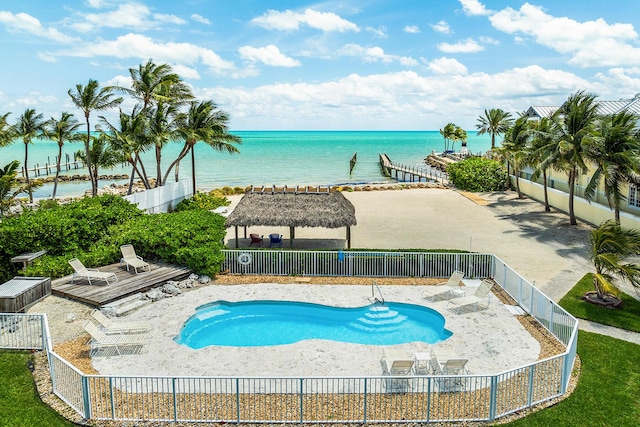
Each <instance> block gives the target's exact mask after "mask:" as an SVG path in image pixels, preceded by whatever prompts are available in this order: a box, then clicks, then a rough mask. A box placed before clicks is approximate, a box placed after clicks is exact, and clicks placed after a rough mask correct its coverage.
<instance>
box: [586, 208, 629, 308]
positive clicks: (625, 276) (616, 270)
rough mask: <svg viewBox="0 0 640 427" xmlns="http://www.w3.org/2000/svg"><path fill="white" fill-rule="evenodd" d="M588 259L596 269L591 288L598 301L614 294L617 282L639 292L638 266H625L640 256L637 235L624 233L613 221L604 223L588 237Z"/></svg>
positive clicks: (627, 231)
mask: <svg viewBox="0 0 640 427" xmlns="http://www.w3.org/2000/svg"><path fill="white" fill-rule="evenodd" d="M589 249H590V254H589V255H590V259H591V261H592V262H593V265H594V267H595V270H596V272H595V274H594V275H593V287H594V289H595V293H596V296H597V298H598V300H600V301H607V300H608V299H610V298H611V297H612V296H614V295H615V294H616V289H617V284H618V283H619V282H624V281H626V282H628V283H630V284H631V285H632V286H634V287H635V288H636V289H638V288H640V265H639V264H636V263H633V262H627V260H628V259H629V258H632V257H635V256H636V255H637V254H638V253H639V252H640V232H638V230H632V229H623V228H622V227H620V224H618V223H616V222H615V221H614V220H608V221H605V222H604V223H602V224H601V225H600V227H598V228H597V229H595V230H593V231H592V232H591V236H590V248H589Z"/></svg>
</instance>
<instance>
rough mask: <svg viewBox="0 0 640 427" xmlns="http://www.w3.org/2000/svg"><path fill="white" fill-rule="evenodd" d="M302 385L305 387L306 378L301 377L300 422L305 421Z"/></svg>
mask: <svg viewBox="0 0 640 427" xmlns="http://www.w3.org/2000/svg"><path fill="white" fill-rule="evenodd" d="M302 387H304V378H300V424H302V423H304V409H303V398H304V396H303V392H302Z"/></svg>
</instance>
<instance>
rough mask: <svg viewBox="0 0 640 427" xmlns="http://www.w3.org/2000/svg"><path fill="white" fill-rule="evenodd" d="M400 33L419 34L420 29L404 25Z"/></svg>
mask: <svg viewBox="0 0 640 427" xmlns="http://www.w3.org/2000/svg"><path fill="white" fill-rule="evenodd" d="M402 31H404V32H405V33H409V34H418V33H419V32H420V27H418V26H417V25H405V27H404V28H403V29H402Z"/></svg>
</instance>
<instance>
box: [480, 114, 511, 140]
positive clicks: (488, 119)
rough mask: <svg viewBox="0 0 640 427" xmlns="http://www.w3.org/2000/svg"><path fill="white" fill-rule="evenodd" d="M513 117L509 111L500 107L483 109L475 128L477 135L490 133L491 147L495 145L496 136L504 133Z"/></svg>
mask: <svg viewBox="0 0 640 427" xmlns="http://www.w3.org/2000/svg"><path fill="white" fill-rule="evenodd" d="M512 124H513V119H512V117H511V113H507V112H505V111H503V110H502V109H500V108H492V109H490V110H486V109H485V110H484V116H480V117H478V123H477V124H476V129H478V135H483V134H485V133H488V134H489V135H491V149H492V150H493V149H494V148H495V147H496V136H500V135H501V134H504V133H506V132H507V131H508V130H509V128H510V127H511V125H512Z"/></svg>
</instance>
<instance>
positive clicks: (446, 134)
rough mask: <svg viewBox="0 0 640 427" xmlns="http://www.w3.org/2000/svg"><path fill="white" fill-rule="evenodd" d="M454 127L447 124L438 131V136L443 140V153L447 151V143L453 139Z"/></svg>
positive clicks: (451, 124)
mask: <svg viewBox="0 0 640 427" xmlns="http://www.w3.org/2000/svg"><path fill="white" fill-rule="evenodd" d="M455 133H456V125H455V124H453V123H447V124H446V125H445V127H444V128H442V129H440V135H442V137H443V138H444V151H445V152H447V151H449V142H451V140H453V138H455Z"/></svg>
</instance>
